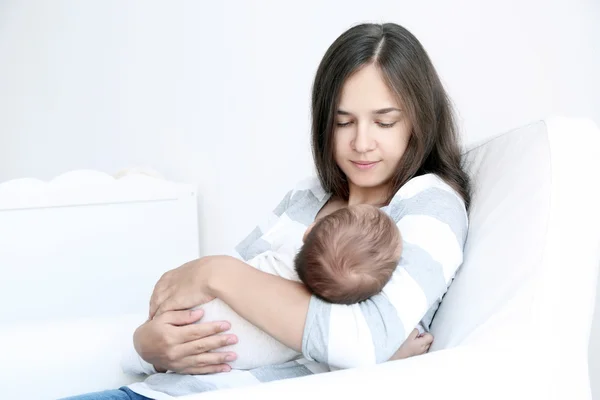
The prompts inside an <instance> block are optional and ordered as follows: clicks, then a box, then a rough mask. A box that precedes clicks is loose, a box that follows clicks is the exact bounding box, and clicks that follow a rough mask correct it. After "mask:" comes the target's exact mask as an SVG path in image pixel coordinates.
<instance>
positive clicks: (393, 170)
mask: <svg viewBox="0 0 600 400" xmlns="http://www.w3.org/2000/svg"><path fill="white" fill-rule="evenodd" d="M312 121H313V122H312V149H313V156H314V160H315V166H316V170H317V173H318V179H314V180H310V181H306V182H303V183H301V184H300V185H299V186H297V187H296V188H295V189H294V190H292V191H290V192H289V193H288V194H287V195H286V196H285V198H284V199H283V200H282V201H281V203H280V204H279V205H278V206H277V207H276V209H275V210H274V214H275V216H276V218H275V217H272V218H271V219H270V221H271V223H270V224H268V226H267V227H265V224H262V225H260V226H261V228H262V229H263V230H261V228H257V229H255V230H254V231H253V232H252V233H251V234H250V235H249V236H248V237H247V238H246V239H245V240H244V241H243V242H242V243H240V245H238V246H237V247H236V250H237V251H238V253H239V257H236V258H234V257H229V256H212V257H204V258H201V259H199V260H195V261H192V262H190V263H187V264H185V265H183V266H181V267H179V268H177V269H175V270H173V271H170V272H168V273H166V274H165V275H164V276H163V277H162V278H161V279H160V281H159V282H158V283H157V285H156V287H155V290H154V293H153V295H152V299H151V304H150V317H151V318H150V319H149V320H148V321H147V322H146V323H144V324H143V325H141V326H140V327H139V328H138V329H137V330H136V332H135V334H134V345H135V349H136V350H137V352H138V353H139V354H140V355H141V357H142V358H143V359H144V360H145V361H147V362H148V363H149V364H148V366H149V368H150V369H153V368H155V370H156V371H166V370H170V371H174V372H177V373H179V374H154V375H152V376H150V377H149V378H148V379H147V380H146V381H145V382H144V383H141V384H134V385H131V386H130V388H127V389H122V390H121V391H110V392H103V394H94V395H88V396H91V397H86V398H125V399H127V398H135V399H139V398H161V393H166V394H168V395H172V396H178V395H184V394H190V393H194V392H197V391H202V390H208V389H211V388H215V387H218V384H217V383H215V382H217V381H215V380H213V381H210V380H209V377H218V379H220V380H221V381H222V380H223V379H227V378H231V380H232V381H233V380H234V378H235V375H236V373H237V371H236V373H229V374H217V375H210V376H207V377H198V375H200V374H209V373H215V372H228V371H229V367H228V366H227V361H229V360H233V359H235V354H231V353H219V352H209V351H210V350H214V349H218V348H220V347H223V346H225V345H227V344H231V343H235V341H236V340H237V338H236V337H235V335H233V334H222V335H218V333H221V332H224V331H227V330H228V329H229V328H230V326H229V325H228V324H227V322H226V321H223V322H222V323H199V324H193V325H189V324H191V323H193V322H196V321H198V320H199V319H200V318H201V316H202V313H201V311H195V312H190V311H181V310H187V309H189V308H191V307H194V306H196V305H198V304H202V303H206V302H207V301H209V300H211V299H213V298H215V297H218V298H220V299H222V300H223V301H225V302H226V303H227V304H228V305H229V306H230V307H231V308H233V309H234V310H235V311H236V312H237V313H238V314H240V315H241V316H242V317H244V318H246V319H247V320H249V321H250V322H251V323H253V324H254V325H256V326H258V327H260V328H261V329H262V330H264V331H265V332H267V333H268V334H270V335H271V336H273V337H275V338H276V339H278V340H279V341H280V342H282V343H283V344H285V345H287V346H288V347H291V348H293V349H295V350H297V351H301V352H302V353H303V355H304V357H305V358H306V360H304V361H302V362H299V363H298V362H292V363H288V364H289V365H284V366H279V367H278V368H277V370H276V372H274V371H275V370H271V371H269V373H270V374H271V375H268V374H267V375H268V378H266V379H261V378H260V377H264V376H265V373H264V372H265V371H258V372H253V371H250V372H249V374H251V375H253V376H254V377H255V378H257V377H258V378H257V380H259V381H264V380H273V379H283V378H286V377H291V376H300V375H305V374H310V373H315V372H321V371H324V370H328V369H329V368H328V366H331V367H333V368H348V367H355V366H360V365H368V364H375V363H380V362H384V361H387V360H389V359H395V358H401V357H406V356H410V355H414V354H421V353H424V352H426V351H427V350H428V348H429V345H430V344H431V341H432V337H431V335H429V334H425V335H418V332H417V331H416V330H415V329H414V328H415V327H416V326H417V325H418V324H419V323H421V324H422V325H423V326H424V327H425V328H426V329H427V328H428V327H429V324H430V323H431V320H432V317H433V314H434V313H435V311H436V310H437V307H438V306H439V304H440V301H441V298H442V296H443V295H444V293H445V292H446V291H447V288H448V286H449V285H450V283H451V281H452V278H453V277H454V274H455V273H456V270H457V269H458V267H459V266H460V264H461V263H462V251H463V245H464V241H465V238H466V233H467V224H468V222H467V207H468V204H469V200H470V197H469V181H468V178H467V175H466V174H465V172H464V171H463V169H462V168H461V157H460V150H459V144H458V138H457V135H456V131H455V127H454V121H453V115H452V111H451V106H450V103H449V100H448V98H447V95H446V93H445V91H444V89H443V87H442V84H441V82H440V80H439V77H438V75H437V73H436V71H435V69H434V67H433V65H432V63H431V61H430V60H429V58H428V56H427V54H426V52H425V50H424V49H423V48H422V46H421V44H420V43H419V42H418V40H417V39H416V38H415V37H414V36H413V35H412V34H411V33H410V32H408V31H407V30H406V29H404V28H402V27H400V26H398V25H396V24H383V25H375V24H363V25H359V26H356V27H353V28H351V29H350V30H348V31H347V32H345V33H343V34H342V35H341V36H340V37H339V38H338V39H337V40H336V41H335V42H334V43H333V44H332V45H331V47H330V48H329V49H328V50H327V53H326V54H325V56H324V58H323V60H322V61H321V64H320V66H319V69H318V71H317V74H316V78H315V81H314V86H313V94H312ZM353 204H371V205H377V206H379V207H382V208H384V209H385V210H386V211H387V212H388V213H389V214H390V215H391V216H392V218H393V219H394V220H395V221H396V223H397V225H398V227H399V229H400V231H401V232H402V236H403V240H404V250H403V254H402V259H401V261H400V264H399V267H398V268H397V269H396V271H395V272H394V276H393V277H392V279H391V280H390V282H389V283H388V284H387V285H386V287H385V289H384V290H383V292H382V293H381V294H379V295H376V296H373V297H372V298H370V299H369V300H367V301H365V302H362V303H359V304H355V305H351V306H344V305H333V304H328V303H326V302H324V301H322V300H320V299H318V298H316V297H314V296H311V295H310V293H309V292H308V291H307V290H306V289H305V287H304V286H302V285H301V284H298V283H297V282H292V281H288V280H285V279H282V278H279V277H276V276H273V275H269V274H265V273H262V272H260V271H258V270H256V269H254V268H252V267H250V266H248V265H247V264H246V263H245V262H244V261H247V260H248V259H250V258H252V257H253V256H255V255H256V254H259V253H260V252H262V251H266V250H268V249H269V248H270V245H271V243H272V242H273V241H276V240H283V239H282V238H279V237H277V232H279V231H280V230H279V229H278V228H280V227H282V226H285V224H302V225H303V226H304V228H305V227H307V226H308V225H310V224H311V223H312V222H313V221H314V220H315V219H318V218H321V217H323V216H325V215H327V214H329V213H331V212H334V211H335V210H337V209H340V208H342V207H346V206H348V205H353ZM284 231H285V229H284ZM178 310H179V311H178ZM233 329H234V332H235V327H234V328H233ZM407 339H409V340H407ZM403 343H404V345H403ZM401 345H402V347H401ZM152 366H153V367H152ZM184 374H187V375H184ZM203 379H204V380H203ZM214 379H217V378H214ZM242 381H243V379H242ZM200 382H204V383H206V382H208V383H206V384H202V383H200ZM241 384H243V383H240V385H241ZM203 385H204V386H203ZM233 386H235V384H234V385H233ZM132 390H133V391H132ZM101 396H109V397H101ZM110 396H112V397H110ZM119 396H122V397H119ZM143 396H146V397H143ZM162 396H164V395H162Z"/></svg>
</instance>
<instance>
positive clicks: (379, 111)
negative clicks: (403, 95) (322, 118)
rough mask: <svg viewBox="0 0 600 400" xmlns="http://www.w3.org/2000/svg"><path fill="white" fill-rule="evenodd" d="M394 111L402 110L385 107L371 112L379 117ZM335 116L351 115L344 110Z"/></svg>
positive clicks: (338, 111)
mask: <svg viewBox="0 0 600 400" xmlns="http://www.w3.org/2000/svg"><path fill="white" fill-rule="evenodd" d="M394 111H397V112H401V111H402V110H400V109H399V108H396V107H387V108H381V109H379V110H375V111H373V114H377V115H381V114H388V113H391V112H394ZM337 115H352V113H350V112H348V111H345V110H341V109H338V110H337Z"/></svg>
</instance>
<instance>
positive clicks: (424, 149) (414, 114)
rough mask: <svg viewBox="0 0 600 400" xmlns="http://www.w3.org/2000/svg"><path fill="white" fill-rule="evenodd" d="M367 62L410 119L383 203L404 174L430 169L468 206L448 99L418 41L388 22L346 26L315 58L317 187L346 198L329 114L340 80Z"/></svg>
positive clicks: (335, 102) (333, 113)
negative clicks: (319, 57) (379, 73)
mask: <svg viewBox="0 0 600 400" xmlns="http://www.w3.org/2000/svg"><path fill="white" fill-rule="evenodd" d="M368 64H374V65H375V66H377V67H378V68H379V69H380V70H381V71H382V75H383V77H384V79H385V81H386V82H387V84H388V86H389V88H390V89H391V90H392V91H393V93H394V94H395V95H396V96H397V98H398V100H399V101H400V102H401V104H403V105H404V109H405V111H406V113H407V115H408V118H410V121H411V122H412V133H411V137H410V139H409V142H408V147H407V149H406V151H405V153H404V155H403V156H402V159H401V161H400V165H399V167H398V170H397V171H396V173H395V174H394V176H393V177H392V181H391V185H390V186H391V187H390V189H391V192H390V193H389V197H388V199H387V202H388V203H389V201H390V200H391V199H392V197H393V196H394V194H395V193H396V192H397V191H398V189H400V187H401V186H402V185H404V184H405V183H406V182H407V181H408V180H409V179H411V178H413V177H415V176H419V175H423V174H426V173H435V174H437V175H438V176H439V177H441V178H442V179H443V180H444V181H445V182H446V183H448V184H449V185H450V186H451V187H452V188H453V189H454V190H456V191H457V192H458V194H459V195H460V196H461V197H462V198H463V199H464V201H465V204H466V206H467V208H468V206H469V203H470V200H471V196H470V183H469V177H468V175H467V174H466V172H465V171H464V169H463V167H462V164H461V151H460V145H459V140H458V134H457V129H456V126H455V121H454V113H453V110H452V105H451V103H450V99H449V98H448V95H447V94H446V91H445V90H444V87H443V85H442V83H441V81H440V78H439V77H438V74H437V72H436V71H435V68H434V67H433V64H432V62H431V60H430V59H429V56H428V55H427V52H426V51H425V49H424V48H423V46H422V45H421V43H419V41H418V40H417V38H416V37H415V36H413V35H412V34H411V33H410V32H409V31H408V30H406V29H405V28H403V27H401V26H399V25H397V24H393V23H386V24H382V25H378V24H361V25H357V26H354V27H353V28H350V29H349V30H347V31H346V32H344V33H343V34H342V35H341V36H340V37H338V38H337V39H336V40H335V42H333V44H332V45H331V46H330V47H329V49H328V50H327V52H326V53H325V56H324V57H323V59H322V60H321V63H320V65H319V68H318V70H317V74H316V76H315V80H314V83H313V88H312V151H313V157H314V161H315V165H316V169H317V174H318V176H319V179H320V181H321V184H322V185H323V188H324V189H325V190H327V191H328V192H330V193H332V195H334V196H337V197H340V198H342V199H344V200H347V199H348V196H349V188H348V182H347V179H346V176H345V175H344V173H343V172H342V170H341V169H340V168H339V167H338V165H337V164H336V162H335V157H334V150H335V146H334V135H333V133H334V129H335V116H336V111H337V108H338V106H339V101H340V93H341V91H342V87H343V85H344V82H345V81H346V80H347V79H348V77H349V76H350V75H352V74H353V73H354V72H356V71H358V70H359V69H360V68H361V67H363V66H365V65H368Z"/></svg>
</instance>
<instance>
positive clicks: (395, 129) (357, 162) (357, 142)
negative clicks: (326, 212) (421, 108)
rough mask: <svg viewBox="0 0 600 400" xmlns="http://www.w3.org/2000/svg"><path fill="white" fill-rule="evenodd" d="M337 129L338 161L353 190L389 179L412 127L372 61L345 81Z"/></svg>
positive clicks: (378, 185)
mask: <svg viewBox="0 0 600 400" xmlns="http://www.w3.org/2000/svg"><path fill="white" fill-rule="evenodd" d="M334 129H335V131H334V139H335V161H336V163H337V165H338V166H339V167H340V168H341V170H342V171H343V172H344V174H346V177H347V178H348V182H349V185H350V187H351V190H352V186H354V187H355V188H357V187H358V188H375V187H381V186H385V185H386V184H388V183H389V181H390V179H391V177H392V176H393V175H394V173H395V172H396V170H397V168H398V164H399V162H400V159H401V158H402V155H403V154H404V151H405V150H406V147H407V144H408V139H409V138H410V133H411V130H412V127H411V124H410V121H409V120H408V117H407V116H406V114H405V112H404V110H402V106H401V105H400V104H399V103H398V101H397V100H396V99H395V97H394V95H393V93H392V92H391V91H390V90H389V89H388V87H387V85H386V83H385V81H384V80H383V78H382V76H381V73H380V72H379V70H378V69H377V67H375V66H374V65H372V64H370V65H367V66H365V67H363V68H362V69H360V70H359V71H358V72H356V73H355V74H354V75H352V76H351V77H350V78H348V80H347V81H346V82H345V83H344V86H343V88H342V93H341V99H340V105H339V108H338V110H337V115H336V123H335V128H334Z"/></svg>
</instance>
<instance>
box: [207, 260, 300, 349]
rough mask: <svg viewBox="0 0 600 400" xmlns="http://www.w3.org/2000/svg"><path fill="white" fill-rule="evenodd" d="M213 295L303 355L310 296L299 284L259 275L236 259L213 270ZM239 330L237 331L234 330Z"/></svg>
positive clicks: (210, 286) (221, 262) (220, 262)
mask: <svg viewBox="0 0 600 400" xmlns="http://www.w3.org/2000/svg"><path fill="white" fill-rule="evenodd" d="M207 283H208V290H209V291H210V294H211V295H213V296H215V297H217V298H219V299H221V300H223V301H224V302H225V303H227V304H228V305H229V307H231V308H232V309H233V310H234V311H235V312H237V313H238V314H239V315H240V316H242V317H243V318H245V319H247V320H248V321H250V322H251V323H252V324H254V325H256V326H257V327H259V328H260V329H262V330H263V331H265V332H267V333H268V334H269V335H271V336H273V337H274V338H275V339H277V340H279V341H280V342H281V343H283V344H285V345H286V346H288V347H290V348H292V349H294V350H296V351H298V352H300V351H301V350H302V335H303V332H304V323H305V321H306V315H307V312H308V305H309V302H310V297H311V295H310V293H309V292H308V291H307V289H306V288H305V286H304V285H302V284H301V283H299V282H294V281H290V280H287V279H284V278H281V277H278V276H275V275H271V274H268V273H265V272H262V271H259V270H257V269H255V268H253V267H251V266H249V265H247V264H246V263H244V262H242V261H240V260H238V259H235V258H233V257H227V256H223V257H218V258H217V259H215V261H214V263H213V265H212V266H211V273H210V278H209V281H208V282H207ZM233 329H235V327H234V328H233Z"/></svg>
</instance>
